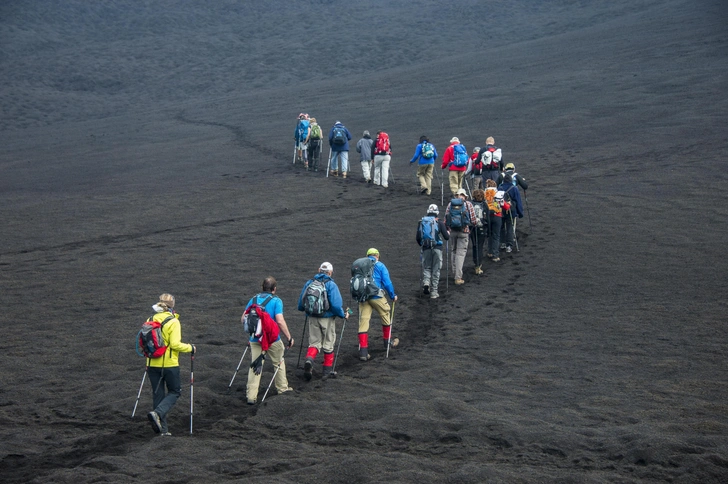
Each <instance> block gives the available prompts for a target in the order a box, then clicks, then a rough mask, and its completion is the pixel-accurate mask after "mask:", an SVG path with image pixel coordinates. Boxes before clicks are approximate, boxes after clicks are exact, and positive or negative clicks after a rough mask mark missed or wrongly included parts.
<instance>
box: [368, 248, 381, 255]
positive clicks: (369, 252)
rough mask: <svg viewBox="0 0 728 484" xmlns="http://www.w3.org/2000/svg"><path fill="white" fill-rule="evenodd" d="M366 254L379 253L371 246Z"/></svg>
mask: <svg viewBox="0 0 728 484" xmlns="http://www.w3.org/2000/svg"><path fill="white" fill-rule="evenodd" d="M367 255H379V251H378V250H377V249H375V248H374V247H372V248H371V249H369V250H368V251H367Z"/></svg>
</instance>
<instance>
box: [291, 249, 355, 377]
mask: <svg viewBox="0 0 728 484" xmlns="http://www.w3.org/2000/svg"><path fill="white" fill-rule="evenodd" d="M333 274H334V266H332V265H331V263H330V262H324V263H322V264H321V266H320V267H319V272H318V274H316V275H315V276H313V279H309V280H308V281H307V282H306V284H304V285H303V289H302V290H301V295H300V296H299V298H298V310H299V311H304V312H305V313H306V322H307V323H308V350H307V351H306V362H305V363H304V366H303V376H304V378H305V379H306V381H310V380H311V378H312V376H313V373H312V369H313V364H314V361H315V360H316V356H317V355H318V353H319V351H321V350H323V353H324V362H323V366H322V371H321V379H322V380H326V379H327V378H328V377H329V376H331V372H332V369H333V364H334V343H335V342H336V317H337V316H338V317H340V318H344V319H348V318H349V314H348V313H347V311H346V310H344V306H343V304H344V301H343V299H342V298H341V292H340V291H339V287H338V286H337V285H336V283H335V282H334V280H333V279H332V277H331V276H332V275H333Z"/></svg>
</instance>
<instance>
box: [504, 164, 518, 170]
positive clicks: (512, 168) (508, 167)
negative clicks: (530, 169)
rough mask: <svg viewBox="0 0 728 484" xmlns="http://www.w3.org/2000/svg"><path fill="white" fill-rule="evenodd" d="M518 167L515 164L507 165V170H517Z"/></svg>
mask: <svg viewBox="0 0 728 484" xmlns="http://www.w3.org/2000/svg"><path fill="white" fill-rule="evenodd" d="M515 169H516V166H515V165H514V164H513V163H508V164H507V165H506V170H515Z"/></svg>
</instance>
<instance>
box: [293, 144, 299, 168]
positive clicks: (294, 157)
mask: <svg viewBox="0 0 728 484" xmlns="http://www.w3.org/2000/svg"><path fill="white" fill-rule="evenodd" d="M297 148H298V142H296V141H294V142H293V164H294V165H295V164H296V151H298V150H297Z"/></svg>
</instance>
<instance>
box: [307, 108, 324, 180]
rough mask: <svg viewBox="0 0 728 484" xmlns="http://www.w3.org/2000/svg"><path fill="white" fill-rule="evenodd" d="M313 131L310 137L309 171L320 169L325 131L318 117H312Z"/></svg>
mask: <svg viewBox="0 0 728 484" xmlns="http://www.w3.org/2000/svg"><path fill="white" fill-rule="evenodd" d="M310 121H311V131H310V135H309V137H308V155H309V163H308V169H309V171H318V166H319V162H320V161H321V148H322V146H321V140H322V139H323V132H322V131H321V126H319V124H318V123H317V122H316V118H311V120H310Z"/></svg>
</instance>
